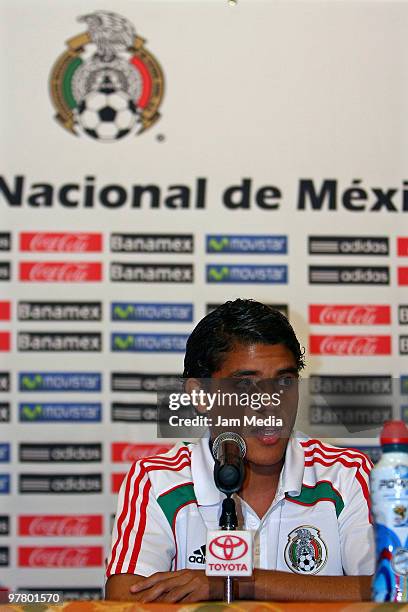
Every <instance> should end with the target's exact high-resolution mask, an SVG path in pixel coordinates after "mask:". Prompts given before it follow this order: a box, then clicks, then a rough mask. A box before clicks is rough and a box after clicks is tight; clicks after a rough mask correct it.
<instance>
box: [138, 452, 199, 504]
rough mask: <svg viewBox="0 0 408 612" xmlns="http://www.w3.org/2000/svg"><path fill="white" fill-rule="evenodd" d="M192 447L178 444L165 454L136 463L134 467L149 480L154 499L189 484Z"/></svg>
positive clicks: (152, 456)
mask: <svg viewBox="0 0 408 612" xmlns="http://www.w3.org/2000/svg"><path fill="white" fill-rule="evenodd" d="M193 447H194V444H193V443H191V442H178V443H177V444H175V445H174V446H173V447H172V448H171V449H170V450H168V451H167V452H164V453H158V454H156V455H151V456H149V457H143V459H139V460H138V461H136V464H135V465H136V467H137V468H138V469H140V471H141V472H143V473H144V474H147V476H148V478H149V479H150V482H151V485H152V490H153V493H154V495H155V497H156V498H157V497H159V496H161V495H163V493H168V492H170V491H171V490H173V489H175V488H177V487H180V486H182V485H183V484H184V485H185V484H188V483H190V482H191V480H192V477H191V452H192V449H193Z"/></svg>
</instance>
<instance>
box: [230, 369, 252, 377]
mask: <svg viewBox="0 0 408 612" xmlns="http://www.w3.org/2000/svg"><path fill="white" fill-rule="evenodd" d="M256 374H259V370H235V371H234V372H231V374H230V376H231V377H232V376H255V375H256Z"/></svg>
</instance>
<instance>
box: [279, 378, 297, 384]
mask: <svg viewBox="0 0 408 612" xmlns="http://www.w3.org/2000/svg"><path fill="white" fill-rule="evenodd" d="M296 380H297V379H296V378H294V377H293V376H281V377H280V378H278V385H279V386H280V387H290V386H291V385H293V384H294V383H295V381H296Z"/></svg>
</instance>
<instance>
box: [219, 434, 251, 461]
mask: <svg viewBox="0 0 408 612" xmlns="http://www.w3.org/2000/svg"><path fill="white" fill-rule="evenodd" d="M223 442H235V444H236V445H237V446H238V448H239V452H240V455H241V459H243V458H244V457H245V454H246V444H245V440H244V438H242V437H241V436H240V435H239V434H237V433H234V432H233V431H224V432H223V433H222V434H220V435H219V436H217V437H216V438H215V440H214V442H213V445H212V454H213V457H214V459H215V460H216V461H218V460H219V456H220V450H221V444H222V443H223Z"/></svg>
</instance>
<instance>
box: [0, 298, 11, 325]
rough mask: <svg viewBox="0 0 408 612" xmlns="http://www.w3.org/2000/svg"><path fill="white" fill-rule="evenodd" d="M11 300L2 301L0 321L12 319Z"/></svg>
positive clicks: (0, 304)
mask: <svg viewBox="0 0 408 612" xmlns="http://www.w3.org/2000/svg"><path fill="white" fill-rule="evenodd" d="M10 319H11V302H0V321H10Z"/></svg>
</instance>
